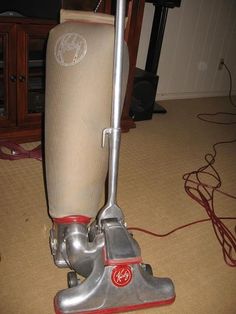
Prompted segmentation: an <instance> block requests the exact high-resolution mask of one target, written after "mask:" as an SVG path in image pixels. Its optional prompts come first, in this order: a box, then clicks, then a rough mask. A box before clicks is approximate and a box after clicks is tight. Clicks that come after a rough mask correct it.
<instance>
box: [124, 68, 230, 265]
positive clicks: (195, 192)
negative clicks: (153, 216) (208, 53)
mask: <svg viewBox="0 0 236 314" xmlns="http://www.w3.org/2000/svg"><path fill="white" fill-rule="evenodd" d="M223 65H224V66H225V68H226V70H227V71H228V73H229V78H230V88H229V100H230V103H231V105H232V106H234V107H236V106H235V104H234V102H233V100H232V95H231V93H232V76H231V73H230V70H229V69H228V67H227V66H226V65H225V63H224V64H223ZM222 115H224V116H235V115H236V114H234V113H228V112H217V113H213V114H212V113H210V114H209V113H200V114H198V115H197V118H198V119H200V120H202V121H204V122H208V123H214V124H223V125H232V124H236V121H235V122H234V121H223V122H222V121H214V120H209V119H207V118H205V117H212V116H222ZM234 143H236V139H233V140H229V141H221V142H217V143H215V144H214V145H213V153H212V154H210V153H208V154H206V155H205V161H206V164H205V165H204V166H202V167H200V168H199V169H198V170H195V171H192V172H189V173H185V174H184V175H183V180H184V189H185V192H186V193H187V194H188V195H189V196H190V197H191V198H192V199H193V200H194V201H196V202H197V203H198V204H199V205H201V206H202V207H203V208H204V209H205V211H206V213H207V215H208V217H209V218H206V219H201V220H197V221H193V222H190V223H188V224H185V225H182V226H179V227H177V228H175V229H173V230H171V231H169V232H167V233H164V234H158V233H155V232H152V231H149V230H145V229H143V228H137V227H130V228H128V230H130V231H132V230H133V231H140V232H144V233H146V234H149V235H152V236H156V237H166V236H168V235H171V234H173V233H174V232H176V231H178V230H181V229H184V228H187V227H190V226H192V225H195V224H199V223H203V222H211V224H212V227H213V231H214V233H215V235H216V238H217V240H218V242H219V244H220V246H221V249H222V253H223V258H224V261H225V263H226V264H227V265H228V266H231V267H236V237H235V235H234V234H233V233H232V232H231V231H230V230H229V228H228V227H227V226H226V225H225V224H224V223H223V220H236V216H235V217H219V216H217V214H216V212H215V205H214V196H215V193H216V192H217V193H221V194H223V195H225V196H227V197H230V198H232V199H235V200H236V196H235V195H231V194H229V193H226V192H224V191H222V190H221V189H220V188H221V186H222V180H221V177H220V174H219V172H218V171H217V170H216V168H215V166H214V164H215V161H216V156H217V146H221V145H230V144H231V145H232V144H234ZM207 179H209V182H212V181H214V185H213V184H209V183H206V182H207ZM234 232H235V234H236V225H235V226H234Z"/></svg>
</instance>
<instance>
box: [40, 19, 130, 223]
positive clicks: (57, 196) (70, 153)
mask: <svg viewBox="0 0 236 314" xmlns="http://www.w3.org/2000/svg"><path fill="white" fill-rule="evenodd" d="M113 51H114V25H109V24H99V23H86V22H78V21H70V22H65V23H62V24H59V25H57V26H56V27H55V28H54V29H52V30H51V31H50V35H49V39H48V46H47V60H46V62H47V63H46V64H47V68H46V105H45V158H46V181H47V194H48V205H49V213H50V215H51V217H52V218H61V217H65V216H71V215H84V216H88V217H94V216H96V215H97V212H98V210H99V205H100V203H101V200H102V195H103V191H104V183H105V179H106V174H107V169H108V145H106V146H105V148H102V146H101V142H102V131H103V129H105V128H107V127H109V126H110V116H111V100H112V71H113ZM125 54H126V58H125V60H126V66H125V68H126V69H125V70H126V72H127V70H128V53H127V51H126V53H125ZM127 74H128V72H127V73H126V79H127ZM125 81H126V80H125Z"/></svg>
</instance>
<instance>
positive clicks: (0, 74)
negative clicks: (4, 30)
mask: <svg viewBox="0 0 236 314" xmlns="http://www.w3.org/2000/svg"><path fill="white" fill-rule="evenodd" d="M4 69H5V65H4V38H3V36H2V35H0V117H5V116H6V105H5V82H4V81H5V79H4V78H5V75H4Z"/></svg>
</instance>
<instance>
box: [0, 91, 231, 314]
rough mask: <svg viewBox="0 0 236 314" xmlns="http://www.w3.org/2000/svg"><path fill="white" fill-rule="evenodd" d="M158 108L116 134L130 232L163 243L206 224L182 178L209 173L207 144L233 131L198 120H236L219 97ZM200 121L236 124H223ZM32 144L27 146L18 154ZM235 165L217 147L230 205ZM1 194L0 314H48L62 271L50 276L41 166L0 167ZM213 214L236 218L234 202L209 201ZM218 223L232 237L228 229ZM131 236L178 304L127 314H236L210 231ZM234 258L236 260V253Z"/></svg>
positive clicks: (227, 272) (217, 196)
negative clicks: (202, 170)
mask: <svg viewBox="0 0 236 314" xmlns="http://www.w3.org/2000/svg"><path fill="white" fill-rule="evenodd" d="M161 104H162V105H163V106H164V107H165V108H166V109H167V114H163V115H161V114H157V115H156V114H155V115H154V116H153V119H152V120H148V121H141V122H137V127H136V129H133V130H131V131H130V132H129V133H126V134H122V143H121V152H120V168H119V185H118V202H119V205H120V207H121V208H122V209H123V211H124V213H125V217H126V221H127V224H128V226H129V227H141V228H145V229H148V230H151V231H153V232H157V233H166V232H169V231H171V230H173V229H174V228H177V227H179V226H181V225H184V224H186V223H190V222H192V221H196V220H199V219H204V218H207V217H208V216H207V214H206V212H205V210H204V208H203V207H202V206H200V205H199V204H198V203H197V202H195V201H194V200H193V199H191V198H190V197H189V196H188V195H187V194H186V192H185V190H184V181H183V179H182V176H183V174H184V173H186V172H191V171H195V170H197V169H198V168H200V167H201V166H204V165H205V164H206V161H205V159H204V156H205V154H206V153H213V148H212V146H213V144H214V143H216V142H220V141H230V140H233V139H236V126H235V124H229V125H224V124H212V123H207V122H203V121H201V120H199V119H197V118H196V115H197V114H198V113H203V112H204V113H215V112H219V111H221V112H222V111H225V112H234V113H236V110H235V108H233V107H232V106H231V105H230V104H229V101H228V98H226V97H225V98H224V97H218V98H205V99H193V100H189V99H186V100H172V101H164V102H162V103H161ZM207 119H211V120H212V119H214V120H216V119H217V120H218V121H220V122H229V121H231V122H235V120H236V119H235V116H228V115H223V116H222V115H221V116H217V117H209V116H208V117H207ZM37 144H38V143H28V144H25V148H27V149H31V148H33V147H34V146H36V145H37ZM235 158H236V143H235V142H234V143H229V144H225V145H220V146H217V156H216V159H215V164H214V166H215V167H216V169H217V171H218V173H219V174H220V177H221V180H222V186H221V188H220V190H222V191H224V192H227V193H228V194H232V195H236V190H235V187H236V162H235ZM205 179H207V178H205ZM212 180H213V181H214V179H212V178H211V181H212ZM207 183H208V184H209V185H210V184H212V182H207ZM0 191H1V197H0V287H1V289H0V313H2V314H53V313H54V310H53V297H54V295H55V293H56V292H57V291H58V290H61V289H64V288H66V286H67V282H66V273H67V270H64V269H58V268H56V267H55V266H54V264H53V260H52V258H51V255H50V250H49V241H48V234H49V229H50V227H51V220H50V218H49V217H48V213H47V204H46V198H45V188H44V179H43V171H42V163H41V162H39V161H37V160H33V159H22V160H17V161H5V160H0ZM214 205H215V211H216V213H217V215H218V216H234V217H235V216H236V200H235V199H232V198H229V197H227V196H226V195H225V194H222V193H218V192H215V193H214ZM223 222H224V224H225V225H227V226H228V228H229V229H230V230H231V232H232V234H233V235H234V237H235V220H224V221H223ZM134 236H135V238H136V239H137V241H138V242H139V244H140V246H141V249H142V257H143V260H144V261H145V262H146V263H150V264H151V265H152V267H153V271H154V274H155V275H157V276H160V277H162V276H167V277H170V278H171V279H172V280H173V282H174V284H175V289H176V300H175V302H174V303H173V304H172V305H169V306H165V307H160V308H152V309H145V310H140V311H134V312H133V313H140V314H141V313H147V314H154V313H160V314H190V313H191V314H211V313H212V314H234V313H236V269H235V267H230V266H228V265H226V263H225V261H224V258H223V254H222V249H221V247H220V245H219V242H218V241H217V238H216V236H215V234H214V231H213V227H212V224H211V223H210V222H204V223H200V224H195V225H193V226H191V227H188V228H185V229H182V230H179V231H177V232H175V233H173V234H171V235H169V236H167V237H163V238H157V237H156V238H155V237H152V236H150V235H147V234H144V233H140V232H137V231H134ZM234 245H235V243H234ZM232 256H233V258H234V260H236V254H235V251H234V252H232Z"/></svg>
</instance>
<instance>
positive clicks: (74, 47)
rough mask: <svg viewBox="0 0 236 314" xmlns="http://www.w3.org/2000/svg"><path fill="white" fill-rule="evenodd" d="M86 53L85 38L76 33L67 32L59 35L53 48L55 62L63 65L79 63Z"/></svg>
mask: <svg viewBox="0 0 236 314" xmlns="http://www.w3.org/2000/svg"><path fill="white" fill-rule="evenodd" d="M86 53H87V43H86V40H85V39H84V37H83V36H81V35H79V34H77V33H67V34H64V35H62V36H60V37H59V38H58V39H57V42H56V45H55V49H54V55H55V58H56V60H57V62H58V63H59V64H60V65H63V66H72V65H75V64H77V63H79V62H80V61H81V60H82V59H83V58H84V56H85V55H86Z"/></svg>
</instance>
